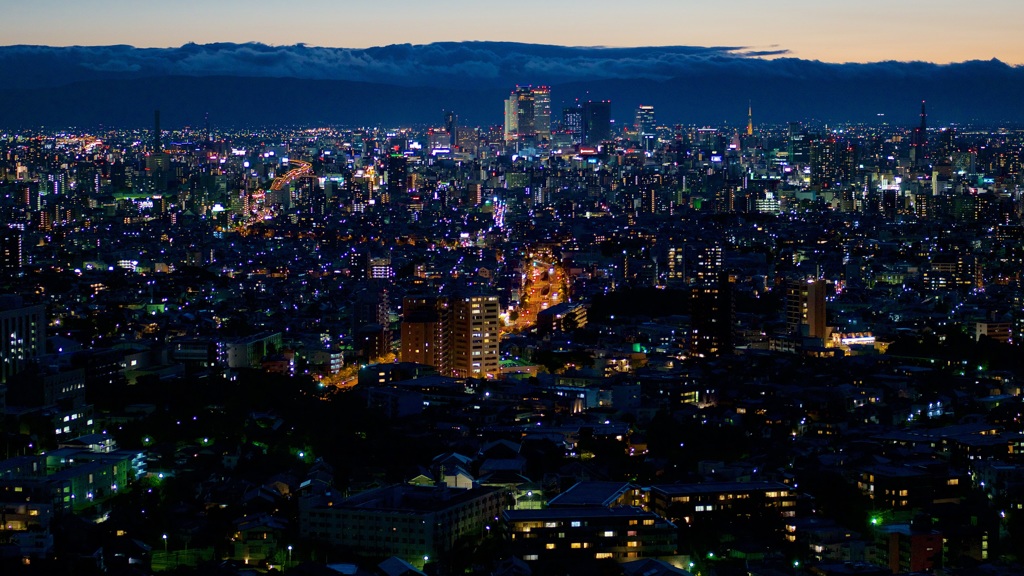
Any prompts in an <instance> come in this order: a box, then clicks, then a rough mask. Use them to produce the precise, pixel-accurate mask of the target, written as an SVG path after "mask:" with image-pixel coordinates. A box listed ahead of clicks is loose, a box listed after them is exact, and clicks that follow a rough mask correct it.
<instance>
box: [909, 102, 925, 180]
mask: <svg viewBox="0 0 1024 576" xmlns="http://www.w3.org/2000/svg"><path fill="white" fill-rule="evenodd" d="M924 104H925V103H924V100H922V101H921V123H920V125H918V127H917V128H914V132H913V133H912V134H911V135H910V165H911V166H913V167H914V168H923V167H924V166H925V165H926V159H927V158H928V114H927V113H926V112H925V108H924Z"/></svg>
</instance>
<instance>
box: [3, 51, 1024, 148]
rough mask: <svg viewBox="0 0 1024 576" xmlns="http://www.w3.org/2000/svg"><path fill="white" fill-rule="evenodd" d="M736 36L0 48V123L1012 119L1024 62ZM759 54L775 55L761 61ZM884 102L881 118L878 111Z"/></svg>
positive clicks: (1020, 117)
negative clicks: (754, 44)
mask: <svg viewBox="0 0 1024 576" xmlns="http://www.w3.org/2000/svg"><path fill="white" fill-rule="evenodd" d="M784 55H785V52H784V51H771V52H752V51H749V50H746V49H745V48H742V47H693V46H670V47H640V48H599V47H598V48H589V47H565V46H549V45H536V44H517V43H507V42H445V43H436V44H427V45H392V46H383V47H378V48H367V49H346V48H320V47H309V46H304V45H295V46H268V45H264V44H256V43H250V44H227V43H222V44H206V45H198V44H186V45H184V46H181V47H178V48H133V47H131V46H101V47H81V46H73V47H66V48H58V47H45V46H7V47H0V70H4V71H5V75H4V82H3V83H2V84H0V127H6V128H28V127H35V126H39V125H49V126H67V125H77V126H95V125H98V124H105V125H110V126H148V123H149V122H150V119H151V117H152V111H153V110H154V109H157V108H159V109H160V110H161V113H162V117H163V118H164V122H165V125H166V126H168V127H172V126H177V125H188V124H191V125H199V124H200V123H201V122H202V118H203V116H204V114H206V113H207V112H208V113H209V114H210V118H211V121H212V122H214V124H219V125H234V126H240V125H266V124H342V125H369V124H385V125H388V124H414V123H415V124H427V123H433V124H439V123H440V122H441V117H442V111H443V110H455V111H456V112H457V113H458V114H459V116H460V119H461V121H463V122H464V123H466V124H474V125H493V124H500V123H501V121H502V104H501V99H502V98H503V97H505V96H507V94H508V92H509V90H510V89H511V88H512V87H513V86H515V85H516V84H547V85H550V86H551V87H552V98H553V102H552V104H553V107H554V110H553V114H552V117H553V118H554V119H558V118H559V117H560V108H561V107H562V106H563V105H567V104H570V103H571V102H573V100H574V99H577V98H578V99H588V98H590V99H595V100H596V99H610V100H611V101H612V107H613V108H612V109H613V117H614V118H615V119H616V120H617V122H619V123H620V124H622V123H631V122H632V120H633V110H634V109H635V108H636V106H637V105H638V104H641V103H645V104H654V105H655V108H656V113H657V116H658V119H659V121H661V122H665V123H676V122H682V123H714V124H721V123H730V124H734V125H738V126H739V125H744V124H745V122H746V110H747V102H748V101H751V102H752V104H753V106H754V115H755V122H756V123H759V122H772V123H776V122H785V121H788V120H806V119H818V120H822V121H830V122H842V121H854V122H878V121H879V120H886V121H889V122H891V123H898V124H907V123H914V122H915V120H916V115H917V110H918V102H919V101H920V100H927V101H928V106H929V113H930V118H931V119H932V121H933V124H935V125H938V124H941V123H954V122H957V123H963V122H983V123H1010V124H1019V123H1022V122H1024V106H1022V102H1024V99H1022V98H1021V97H1020V94H1022V93H1024V67H1020V66H1009V65H1007V64H1004V63H1002V62H999V61H998V60H989V61H969V62H963V63H958V64H946V65H939V64H930V63H924V62H877V63H870V64H830V63H823V62H818V61H810V60H801V59H796V58H788V57H784ZM763 56H772V57H774V58H770V59H769V58H763ZM879 114H884V116H879Z"/></svg>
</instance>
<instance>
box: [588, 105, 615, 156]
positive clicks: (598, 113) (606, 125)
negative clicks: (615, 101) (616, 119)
mask: <svg viewBox="0 0 1024 576" xmlns="http://www.w3.org/2000/svg"><path fill="white" fill-rule="evenodd" d="M581 123H582V127H583V143H584V144H586V145H587V146H596V145H598V144H600V143H601V142H603V141H605V140H611V138H612V103H611V102H609V101H608V100H602V101H601V102H584V103H583V118H582V122H581Z"/></svg>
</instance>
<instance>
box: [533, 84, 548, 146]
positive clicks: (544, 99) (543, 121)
mask: <svg viewBox="0 0 1024 576" xmlns="http://www.w3.org/2000/svg"><path fill="white" fill-rule="evenodd" d="M533 128H534V130H536V131H537V139H538V140H550V139H551V88H549V87H547V86H538V87H536V88H534V89H533Z"/></svg>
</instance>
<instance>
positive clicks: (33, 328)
mask: <svg viewBox="0 0 1024 576" xmlns="http://www.w3.org/2000/svg"><path fill="white" fill-rule="evenodd" d="M44 353H46V306H44V305H42V304H35V305H25V304H24V302H23V301H22V299H21V297H20V296H15V295H11V294H7V295H2V296H0V384H6V383H7V381H8V380H9V379H10V377H11V376H14V375H15V374H17V373H18V372H21V371H22V370H24V369H25V367H26V365H27V364H28V362H29V361H30V360H32V359H34V358H36V357H38V356H41V355H43V354H44Z"/></svg>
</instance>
